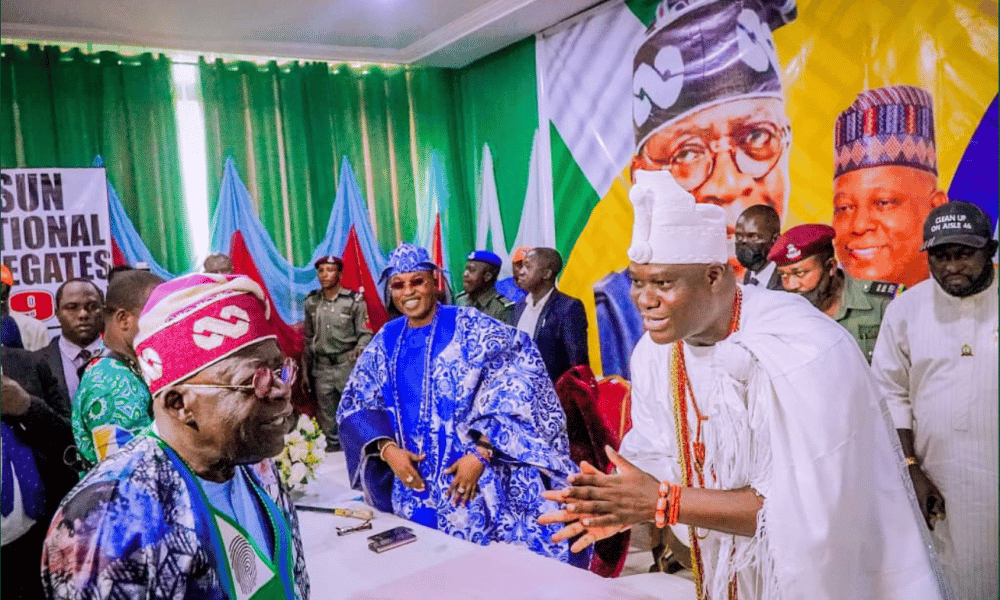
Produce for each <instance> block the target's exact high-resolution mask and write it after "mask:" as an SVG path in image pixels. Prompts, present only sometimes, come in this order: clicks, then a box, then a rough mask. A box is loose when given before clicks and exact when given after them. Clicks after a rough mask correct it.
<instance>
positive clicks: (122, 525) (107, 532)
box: [42, 456, 224, 600]
mask: <svg viewBox="0 0 1000 600" xmlns="http://www.w3.org/2000/svg"><path fill="white" fill-rule="evenodd" d="M116 458H118V457H112V458H111V459H109V461H111V460H115V459H116ZM122 458H123V459H124V458H126V457H122ZM159 458H162V459H163V460H166V457H164V456H160V457H159ZM119 462H121V465H116V466H118V467H120V468H116V469H105V470H104V471H102V472H101V473H100V477H91V478H88V479H86V480H84V481H83V482H82V483H81V484H80V486H78V489H77V490H75V491H74V492H72V493H71V494H70V496H69V498H70V499H69V501H68V502H66V503H65V504H63V505H62V506H61V507H60V509H59V511H58V512H57V513H56V515H55V517H54V518H53V521H52V524H51V525H50V526H49V532H48V536H47V537H46V540H45V545H44V547H43V552H42V585H43V587H44V589H45V591H46V595H47V596H48V597H49V598H51V599H54V600H78V599H81V598H83V599H90V598H95V599H96V598H127V599H132V598H136V599H139V598H142V599H145V600H186V599H194V598H199V599H204V600H215V599H218V600H224V595H223V594H222V592H221V589H220V586H219V583H218V578H217V576H216V574H215V572H214V569H212V568H211V566H210V561H209V558H208V555H207V553H206V552H205V551H204V550H203V549H202V548H201V546H200V543H199V541H198V539H197V536H196V535H195V532H194V530H193V525H192V524H189V523H188V521H192V522H193V519H192V518H191V516H190V513H191V509H190V506H189V505H186V504H185V503H184V502H183V500H182V498H183V495H181V494H171V493H168V494H166V495H165V496H164V495H162V494H158V493H157V491H156V490H157V489H159V490H177V487H176V486H178V485H183V484H182V483H181V482H180V480H179V479H176V480H175V479H174V478H171V477H170V475H171V473H170V472H169V471H166V470H163V469H158V468H157V467H156V463H157V461H156V459H150V460H141V461H126V460H121V461H119ZM185 511H186V512H185ZM150 582H153V583H152V584H151V583H150Z"/></svg>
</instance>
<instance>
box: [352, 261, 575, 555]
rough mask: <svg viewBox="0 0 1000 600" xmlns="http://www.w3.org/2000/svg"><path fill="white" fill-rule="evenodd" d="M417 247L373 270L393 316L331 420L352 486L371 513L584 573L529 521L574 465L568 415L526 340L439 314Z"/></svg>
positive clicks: (471, 313)
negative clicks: (528, 553) (521, 550)
mask: <svg viewBox="0 0 1000 600" xmlns="http://www.w3.org/2000/svg"><path fill="white" fill-rule="evenodd" d="M436 270H437V267H436V266H435V265H434V264H433V263H432V262H430V259H429V256H428V254H427V251H426V250H424V249H423V248H419V247H417V246H414V245H412V244H402V245H401V246H400V247H398V248H396V249H395V250H394V251H393V252H392V255H391V256H390V257H389V266H388V267H387V268H386V270H385V272H384V273H383V274H382V278H383V279H386V278H388V281H389V290H390V292H391V296H392V301H393V302H394V303H395V304H396V307H397V308H398V309H399V310H400V311H401V312H402V313H403V315H404V316H403V317H400V318H398V319H395V320H394V321H391V322H389V323H387V324H386V325H385V327H383V328H382V330H381V331H379V333H378V334H377V335H376V336H375V338H374V339H373V340H372V342H371V343H370V344H369V345H368V347H367V348H366V349H365V351H364V353H363V354H362V355H361V357H360V359H359V360H358V363H357V366H356V367H355V369H354V371H353V373H352V374H351V377H350V379H349V380H348V382H347V386H346V387H345V389H344V395H343V398H342V400H341V404H340V408H339V410H338V412H337V420H338V421H339V422H340V433H341V441H342V443H343V444H344V450H345V453H346V458H347V463H348V469H349V471H350V476H351V484H352V485H353V486H354V487H356V488H360V489H363V490H364V492H365V499H366V500H367V501H368V502H369V503H370V504H372V505H373V506H375V507H377V508H379V509H381V510H385V511H391V512H393V513H395V514H397V515H399V516H402V517H405V518H407V519H410V520H412V521H415V522H417V523H420V524H422V525H426V526H428V527H432V528H435V529H439V530H441V531H444V532H447V533H449V534H451V535H453V536H455V537H459V538H462V539H466V540H469V541H471V542H474V543H477V544H482V545H487V544H490V543H494V542H506V543H511V544H516V545H520V546H525V547H527V548H528V549H530V550H532V551H534V552H536V553H538V554H541V555H543V556H547V557H552V558H555V559H558V560H561V561H563V562H570V563H572V564H576V565H580V566H586V563H587V560H588V558H589V556H588V555H587V554H571V553H570V551H569V546H568V544H566V543H565V542H561V543H553V542H552V541H551V539H550V538H551V536H552V534H553V533H554V531H555V530H554V529H553V528H552V527H551V526H546V525H541V524H539V523H538V522H537V521H536V518H537V516H538V515H540V514H541V513H543V512H545V511H546V510H551V509H553V508H554V505H551V503H550V502H549V501H547V500H544V499H543V498H542V497H541V493H542V492H543V491H545V490H547V489H552V488H553V487H558V486H560V485H561V482H563V481H565V479H566V477H567V476H568V475H569V474H570V473H572V472H575V471H576V470H577V469H576V467H575V465H574V464H573V462H572V461H571V460H570V457H569V443H568V440H567V437H566V416H565V414H564V413H563V411H562V407H561V406H560V404H559V400H558V398H557V397H556V394H555V391H554V389H553V388H552V384H551V382H550V381H549V377H548V375H547V373H546V371H545V364H544V363H543V362H542V358H541V355H540V354H539V353H538V349H537V348H536V347H535V345H534V343H533V342H532V341H531V339H530V338H529V337H528V336H527V335H526V334H524V333H522V332H519V331H517V330H516V329H514V328H512V327H509V326H507V325H504V324H502V323H500V322H498V321H496V320H494V319H491V318H489V317H487V316H485V315H483V314H482V313H480V312H479V311H477V310H476V309H473V308H468V307H454V306H442V305H441V304H439V303H438V301H437V293H436V292H437V289H436V281H435V271H436Z"/></svg>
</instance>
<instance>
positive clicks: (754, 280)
mask: <svg viewBox="0 0 1000 600" xmlns="http://www.w3.org/2000/svg"><path fill="white" fill-rule="evenodd" d="M759 283H760V280H759V279H757V278H756V277H751V278H750V285H757V284H759Z"/></svg>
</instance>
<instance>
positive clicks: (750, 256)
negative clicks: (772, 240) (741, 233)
mask: <svg viewBox="0 0 1000 600" xmlns="http://www.w3.org/2000/svg"><path fill="white" fill-rule="evenodd" d="M736 260H738V261H740V264H741V265H743V266H744V267H746V268H748V269H751V270H756V269H754V267H760V266H763V265H764V264H766V263H767V247H766V245H765V244H746V243H742V244H736Z"/></svg>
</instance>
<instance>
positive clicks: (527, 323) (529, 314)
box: [517, 286, 556, 339]
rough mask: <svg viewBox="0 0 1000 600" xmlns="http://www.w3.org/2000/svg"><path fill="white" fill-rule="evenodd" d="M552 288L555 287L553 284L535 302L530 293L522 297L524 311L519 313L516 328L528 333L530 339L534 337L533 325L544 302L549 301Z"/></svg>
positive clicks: (535, 323)
mask: <svg viewBox="0 0 1000 600" xmlns="http://www.w3.org/2000/svg"><path fill="white" fill-rule="evenodd" d="M554 289H556V288H555V286H553V287H552V288H551V289H549V291H548V292H547V293H546V294H545V295H544V296H542V297H541V299H540V300H539V301H538V303H537V304H536V303H535V302H532V298H531V294H528V296H527V297H526V298H525V299H524V312H523V313H521V318H520V319H518V321H517V328H518V329H520V330H521V331H523V332H525V333H527V334H528V335H530V336H531V337H532V339H534V337H535V326H536V325H537V324H538V317H540V316H541V315H542V309H543V308H545V303H546V302H548V301H549V298H550V297H551V296H552V290H554Z"/></svg>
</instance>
